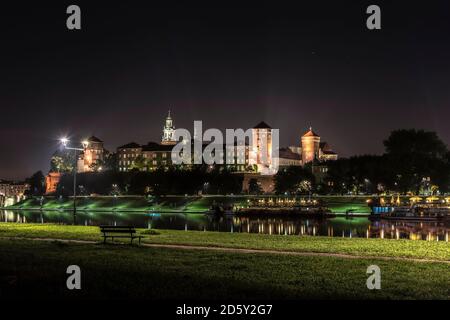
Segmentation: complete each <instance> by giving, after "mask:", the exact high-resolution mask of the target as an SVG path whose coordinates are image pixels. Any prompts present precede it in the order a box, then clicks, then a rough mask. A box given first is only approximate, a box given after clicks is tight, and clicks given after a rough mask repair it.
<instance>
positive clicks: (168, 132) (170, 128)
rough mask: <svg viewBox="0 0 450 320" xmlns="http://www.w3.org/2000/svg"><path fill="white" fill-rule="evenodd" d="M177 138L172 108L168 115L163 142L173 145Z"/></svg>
mask: <svg viewBox="0 0 450 320" xmlns="http://www.w3.org/2000/svg"><path fill="white" fill-rule="evenodd" d="M176 143H177V142H176V140H175V126H174V125H173V120H172V117H171V116H170V110H169V113H168V114H167V117H166V122H165V124H164V128H163V135H162V138H161V144H164V145H172V144H176Z"/></svg>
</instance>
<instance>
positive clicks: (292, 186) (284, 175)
mask: <svg viewBox="0 0 450 320" xmlns="http://www.w3.org/2000/svg"><path fill="white" fill-rule="evenodd" d="M314 182H315V179H314V176H313V174H312V173H311V171H310V170H307V169H305V168H302V167H298V166H290V167H287V168H286V169H283V170H279V171H278V173H277V174H276V175H275V192H276V193H285V192H288V193H294V194H295V193H303V192H304V190H303V189H302V188H300V189H299V187H300V186H301V185H303V186H305V185H306V184H308V183H309V184H310V185H311V186H312V185H313V184H314ZM311 188H312V187H311Z"/></svg>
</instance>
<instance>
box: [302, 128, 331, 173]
mask: <svg viewBox="0 0 450 320" xmlns="http://www.w3.org/2000/svg"><path fill="white" fill-rule="evenodd" d="M301 156H302V164H303V165H305V164H307V163H309V162H312V161H314V160H318V161H327V160H337V158H338V155H337V153H336V152H334V151H333V150H332V149H331V147H330V146H329V145H328V143H326V142H320V136H319V135H318V134H316V133H315V132H314V131H313V130H312V128H311V127H310V128H309V130H308V131H307V132H306V133H305V134H304V135H303V136H302V138H301Z"/></svg>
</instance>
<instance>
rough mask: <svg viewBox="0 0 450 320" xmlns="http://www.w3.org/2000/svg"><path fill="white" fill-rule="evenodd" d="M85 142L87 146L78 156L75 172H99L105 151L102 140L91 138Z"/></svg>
mask: <svg viewBox="0 0 450 320" xmlns="http://www.w3.org/2000/svg"><path fill="white" fill-rule="evenodd" d="M87 141H88V142H89V144H88V146H87V147H86V148H85V149H84V151H83V152H82V153H81V154H80V155H79V157H78V161H77V171H78V172H80V173H81V172H92V171H99V170H101V169H102V167H101V165H102V163H103V161H104V157H105V149H104V147H103V141H102V140H100V139H99V138H97V137H95V136H92V137H90V138H89V139H87Z"/></svg>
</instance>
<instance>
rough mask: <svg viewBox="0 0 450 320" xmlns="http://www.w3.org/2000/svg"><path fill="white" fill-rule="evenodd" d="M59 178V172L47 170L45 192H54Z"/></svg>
mask: <svg viewBox="0 0 450 320" xmlns="http://www.w3.org/2000/svg"><path fill="white" fill-rule="evenodd" d="M60 179H61V173H59V172H49V173H48V175H47V176H46V177H45V193H46V194H50V193H54V192H56V188H57V187H58V183H59V180H60Z"/></svg>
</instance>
